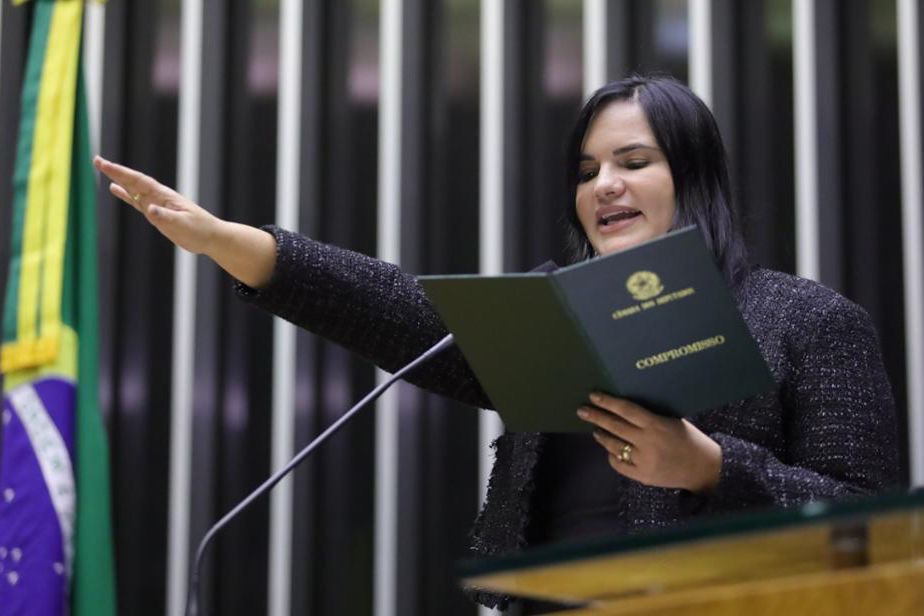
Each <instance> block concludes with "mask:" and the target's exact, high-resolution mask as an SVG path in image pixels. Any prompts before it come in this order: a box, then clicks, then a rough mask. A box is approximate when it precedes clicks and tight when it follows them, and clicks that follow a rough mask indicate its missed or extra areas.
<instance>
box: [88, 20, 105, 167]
mask: <svg viewBox="0 0 924 616" xmlns="http://www.w3.org/2000/svg"><path fill="white" fill-rule="evenodd" d="M84 10H85V12H84V15H83V67H84V75H85V77H86V84H87V109H88V111H89V116H90V118H89V120H90V147H91V149H92V151H93V152H94V153H96V152H99V151H100V141H99V139H100V122H101V120H102V104H103V58H104V54H103V52H104V49H105V41H106V5H105V4H102V3H100V2H88V3H87V4H86V7H85V9H84Z"/></svg>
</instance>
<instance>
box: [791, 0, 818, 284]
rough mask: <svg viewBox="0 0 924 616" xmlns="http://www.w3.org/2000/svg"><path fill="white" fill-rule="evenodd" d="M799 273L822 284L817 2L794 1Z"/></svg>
mask: <svg viewBox="0 0 924 616" xmlns="http://www.w3.org/2000/svg"><path fill="white" fill-rule="evenodd" d="M792 19H793V78H794V81H795V83H794V86H795V87H794V95H793V96H794V99H795V100H794V111H795V131H796V134H795V150H796V152H795V167H796V168H795V176H796V273H797V274H799V276H802V277H803V278H810V279H812V280H818V277H819V251H818V132H817V130H816V120H817V109H818V106H817V94H816V79H815V77H816V76H815V70H816V66H815V1H814V0H793V11H792Z"/></svg>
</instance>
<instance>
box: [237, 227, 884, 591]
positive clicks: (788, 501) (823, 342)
mask: <svg viewBox="0 0 924 616" xmlns="http://www.w3.org/2000/svg"><path fill="white" fill-rule="evenodd" d="M266 229H267V230H268V231H270V232H271V233H273V234H274V235H275V237H276V240H277V243H278V254H277V263H276V269H275V271H274V273H273V277H272V280H271V282H270V283H269V285H268V286H267V287H265V288H264V289H261V290H260V291H254V290H252V289H249V288H247V287H244V286H243V285H238V292H239V294H240V295H241V296H242V297H243V298H244V299H246V300H247V301H251V302H253V303H255V304H257V305H258V306H260V307H262V308H264V309H266V310H269V311H270V312H272V313H274V314H277V315H279V316H281V317H283V318H285V319H287V320H289V321H291V322H293V323H295V324H296V325H299V326H301V327H304V328H305V329H308V330H310V331H313V332H316V333H317V334H320V335H322V336H324V337H325V338H328V339H330V340H333V341H335V342H338V343H340V344H342V345H343V346H345V347H347V348H349V349H351V350H353V351H355V352H357V353H359V354H361V355H363V356H365V357H367V358H368V359H370V360H371V361H373V362H374V363H375V364H377V365H378V366H380V367H382V368H383V369H385V370H388V371H391V372H393V371H395V370H396V369H398V368H400V367H401V366H403V365H404V364H406V363H408V362H409V361H411V360H412V359H413V358H415V357H417V356H418V355H419V354H420V353H422V352H423V351H425V350H426V349H427V348H429V347H430V346H431V345H433V344H435V343H436V342H437V341H438V340H439V339H441V338H442V337H443V336H444V335H445V334H446V328H445V326H444V325H443V323H442V322H441V320H440V318H439V316H437V314H436V312H435V311H434V310H433V308H432V307H431V305H430V303H429V301H428V300H427V298H426V296H425V295H424V292H423V290H422V289H421V287H420V285H419V284H418V283H417V281H416V280H415V279H414V277H413V276H410V275H408V274H405V273H404V272H402V271H401V270H400V269H399V268H397V267H396V266H394V265H391V264H387V263H384V262H381V261H378V260H375V259H372V258H370V257H366V256H363V255H360V254H357V253H354V252H350V251H348V250H344V249H340V248H336V247H333V246H328V245H324V244H321V243H318V242H315V241H312V240H309V239H307V238H305V237H302V236H299V235H296V234H293V233H289V232H286V231H283V230H280V229H277V228H275V227H266ZM737 299H738V305H739V308H740V310H741V313H742V315H743V316H744V320H745V322H746V323H747V324H748V327H749V328H750V330H751V333H752V334H753V336H754V338H755V339H756V340H757V344H758V346H759V347H760V350H761V352H762V353H763V356H764V358H765V359H766V360H767V363H768V365H769V366H770V370H771V372H772V373H773V376H774V380H775V381H776V383H777V387H776V389H775V390H774V391H772V392H770V393H767V394H764V395H761V396H758V397H755V398H752V399H749V400H744V401H741V402H737V403H735V404H732V405H729V406H727V407H723V408H718V409H714V410H711V411H707V412H705V413H702V414H700V415H698V416H697V417H696V418H695V419H694V423H695V424H696V425H697V427H699V428H700V429H701V430H702V431H703V432H705V433H706V434H708V435H709V436H710V437H712V438H713V439H714V440H715V441H717V442H718V443H719V445H721V447H722V471H721V477H720V480H719V484H718V487H717V488H716V489H715V491H714V492H712V493H710V494H708V495H702V496H700V495H695V494H692V493H689V492H686V491H684V490H673V489H663V488H653V487H649V486H645V485H642V484H640V483H637V482H634V481H631V480H628V479H625V486H624V490H623V491H622V494H621V496H620V503H619V506H620V507H621V509H622V518H623V520H624V522H625V530H626V532H630V533H632V532H638V531H641V530H647V529H653V528H661V527H666V526H671V525H675V524H677V523H681V522H683V521H684V520H686V519H689V518H690V517H692V516H696V515H700V514H703V513H715V512H726V511H733V510H740V509H745V508H750V507H765V506H774V505H775V506H789V505H794V504H800V503H805V502H807V501H811V500H816V499H829V498H839V497H845V496H848V495H852V494H864V493H870V492H873V491H876V490H880V489H882V488H884V487H888V486H891V485H893V484H895V483H896V482H897V476H898V461H897V445H896V428H895V416H894V403H893V400H892V392H891V389H890V386H889V382H888V379H887V377H886V374H885V371H884V369H883V365H882V360H881V358H880V353H879V344H878V340H877V337H876V334H875V331H874V330H873V327H872V325H871V323H870V319H869V316H868V315H867V314H866V312H865V311H864V310H863V309H862V308H860V307H859V306H857V305H856V304H854V303H852V302H850V301H849V300H847V299H845V298H844V297H842V296H840V295H838V294H837V293H835V292H833V291H831V290H829V289H827V288H825V287H823V286H821V285H819V284H817V283H814V282H811V281H808V280H803V279H800V278H796V277H794V276H790V275H787V274H782V273H779V272H774V271H770V270H764V269H757V270H754V271H753V272H751V273H750V274H749V275H748V276H747V278H746V279H745V281H744V282H743V283H742V285H741V286H740V288H739V289H738V291H737ZM719 378H721V377H719ZM408 380H409V381H411V382H413V383H415V384H417V385H419V386H421V387H424V388H426V389H428V390H430V391H434V392H437V393H440V394H444V395H446V396H449V397H452V398H455V399H457V400H461V401H463V402H466V403H469V404H472V405H474V406H479V407H486V408H490V407H491V402H490V400H488V398H487V397H486V396H485V394H484V392H483V391H482V389H481V387H480V386H479V384H478V382H477V380H476V379H475V377H474V375H473V374H472V372H471V370H470V369H469V367H468V364H467V363H466V361H465V359H464V358H463V357H462V355H461V353H460V352H459V351H458V349H457V348H453V349H450V350H448V351H445V352H443V353H442V354H441V355H439V356H437V357H436V358H435V359H434V360H432V361H431V362H430V363H429V364H427V365H425V366H422V367H421V368H420V369H419V370H417V371H416V372H415V373H413V375H411V378H409V379H408ZM546 439H547V437H546V436H544V435H542V434H531V433H508V434H504V435H503V436H502V437H500V438H499V439H498V440H497V441H496V443H495V444H494V447H495V451H496V460H495V464H494V468H493V470H492V473H491V479H490V483H489V487H488V494H487V500H486V502H485V505H484V508H483V510H482V511H481V513H480V514H479V515H478V518H477V519H476V521H475V524H474V528H473V529H472V549H473V550H474V552H475V553H476V554H480V555H490V554H498V553H502V552H509V551H514V550H518V549H521V548H522V547H524V546H525V545H526V538H525V535H526V528H527V524H528V522H529V518H530V502H531V498H530V497H531V495H532V491H533V486H534V470H535V468H536V464H537V462H538V460H539V456H540V454H541V451H542V447H543V444H544V442H545V441H546ZM477 598H478V599H479V600H480V601H482V602H484V603H486V604H488V605H492V606H494V605H497V606H500V607H504V606H505V605H506V603H507V599H506V598H504V597H497V596H494V595H488V594H479V595H478V596H477Z"/></svg>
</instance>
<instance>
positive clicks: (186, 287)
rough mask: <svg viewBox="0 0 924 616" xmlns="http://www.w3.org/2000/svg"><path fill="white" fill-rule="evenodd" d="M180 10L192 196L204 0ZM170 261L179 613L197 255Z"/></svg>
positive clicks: (184, 169)
mask: <svg viewBox="0 0 924 616" xmlns="http://www.w3.org/2000/svg"><path fill="white" fill-rule="evenodd" d="M181 10H182V13H181V16H180V37H181V38H180V92H179V122H178V136H177V190H178V191H179V192H181V193H183V194H184V195H186V196H187V197H189V198H190V199H192V200H194V201H195V200H198V193H199V146H200V143H199V140H200V135H199V125H200V118H201V111H202V109H201V86H202V0H186V1H185V2H183V5H182V9H181ZM174 267H175V278H174V291H173V297H174V304H173V312H174V326H173V364H172V371H171V373H172V374H171V377H172V378H171V383H172V392H171V398H170V406H171V409H170V413H171V415H170V418H171V424H170V487H169V494H170V502H169V505H168V506H169V510H168V516H169V519H168V526H167V535H168V541H167V613H168V614H170V616H182V614H183V607H184V603H185V599H186V579H187V572H188V570H189V556H190V546H189V511H190V507H189V503H190V500H191V493H190V476H191V472H192V470H191V469H192V427H193V425H192V424H193V421H192V420H193V418H192V410H193V405H192V391H193V370H194V366H193V357H194V351H195V349H194V346H195V344H194V341H195V318H196V257H195V255H193V254H192V253H189V252H186V251H185V250H182V249H180V248H177V249H176V253H175V266H174Z"/></svg>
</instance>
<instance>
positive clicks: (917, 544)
mask: <svg viewBox="0 0 924 616" xmlns="http://www.w3.org/2000/svg"><path fill="white" fill-rule="evenodd" d="M461 569H462V575H463V579H464V583H465V585H467V586H477V587H480V588H483V589H486V590H490V591H492V592H498V593H502V594H507V595H512V596H515V597H528V598H534V599H541V600H545V601H554V602H560V603H566V604H569V605H574V606H576V607H575V608H574V609H570V610H568V611H564V612H557V613H556V615H557V614H562V616H579V615H580V616H584V615H587V616H591V615H601V614H612V615H617V614H618V615H623V616H629V615H632V616H640V615H643V614H644V615H646V616H706V615H709V616H725V615H729V616H731V615H734V616H739V615H745V616H765V615H766V616H770V615H772V616H780V615H781V614H798V615H801V614H811V615H812V616H827V615H829V614H830V615H832V616H833V615H837V616H844V615H857V616H860V615H862V616H870V615H873V614H887V615H889V616H892V615H895V616H905V615H907V616H924V493H920V492H919V493H916V494H901V495H886V496H877V497H869V498H865V499H863V500H854V501H850V502H841V503H812V504H809V505H806V506H804V507H802V508H798V509H796V508H793V509H783V510H773V511H764V512H758V513H749V514H745V515H738V516H735V517H727V518H721V519H718V518H716V519H708V520H702V521H699V522H696V523H693V524H690V525H687V526H685V527H682V528H676V529H671V530H668V531H663V532H659V533H653V534H648V535H638V536H633V537H624V538H620V539H612V540H609V539H608V540H602V541H598V542H592V543H581V544H577V543H575V544H560V545H550V546H543V547H541V548H535V549H533V550H530V551H527V552H523V553H520V554H516V555H510V556H505V557H498V558H494V559H487V560H477V561H468V562H465V563H462V565H461Z"/></svg>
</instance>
